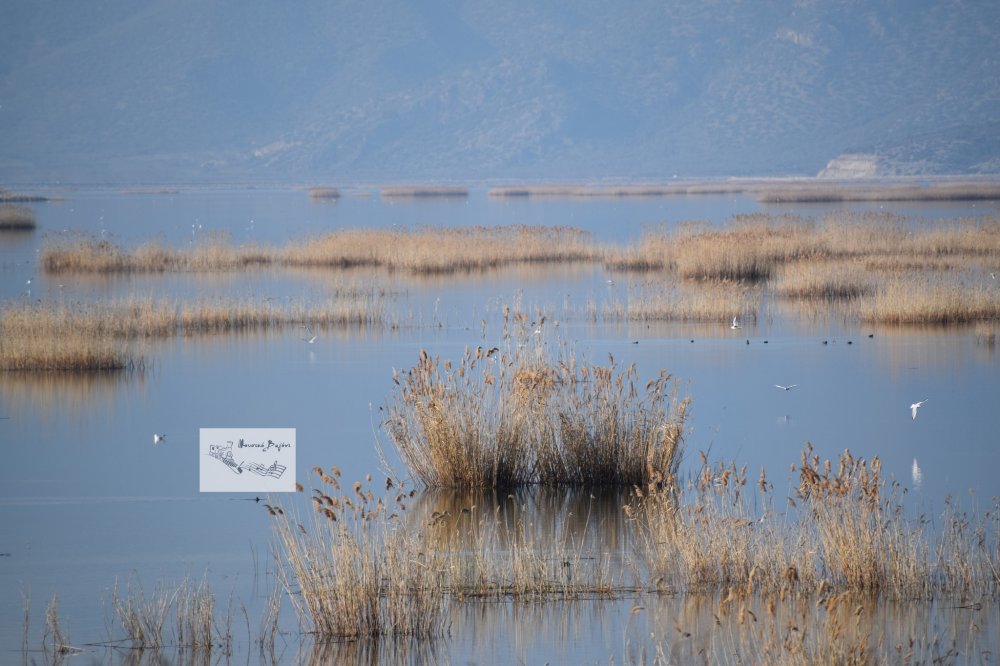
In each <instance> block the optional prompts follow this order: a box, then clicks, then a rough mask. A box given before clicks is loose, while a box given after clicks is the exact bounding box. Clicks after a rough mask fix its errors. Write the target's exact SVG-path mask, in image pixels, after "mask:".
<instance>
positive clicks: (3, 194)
mask: <svg viewBox="0 0 1000 666" xmlns="http://www.w3.org/2000/svg"><path fill="white" fill-rule="evenodd" d="M42 201H50V199H49V197H46V196H43V195H41V194H30V193H28V192H12V191H10V190H2V189H0V203H40V202H42Z"/></svg>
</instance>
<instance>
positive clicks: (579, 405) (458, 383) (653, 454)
mask: <svg viewBox="0 0 1000 666" xmlns="http://www.w3.org/2000/svg"><path fill="white" fill-rule="evenodd" d="M504 321H505V329H504V330H505V334H504V342H503V343H502V346H503V348H502V349H501V348H500V347H495V348H492V349H483V348H482V347H477V348H476V349H475V350H471V349H467V350H466V352H465V354H464V355H463V356H462V358H461V359H460V360H459V361H457V363H456V364H455V365H453V364H452V362H451V361H448V360H441V359H440V358H436V357H431V356H430V355H429V354H427V352H425V351H423V350H421V352H420V359H419V362H418V364H417V365H416V366H414V367H413V368H411V369H410V370H409V371H407V372H406V373H404V374H402V375H400V374H399V373H397V372H395V371H394V378H393V382H394V384H395V385H396V386H397V392H396V394H395V395H394V398H393V400H392V402H391V403H390V404H389V406H388V407H387V411H386V413H387V417H386V420H385V423H384V427H385V430H386V432H387V433H388V435H389V437H390V439H391V441H392V443H393V444H394V445H395V447H396V449H397V451H398V452H399V454H400V456H401V458H402V459H403V461H404V462H405V463H406V465H407V466H408V467H409V469H410V471H411V473H412V474H413V475H414V476H415V477H416V478H417V479H418V480H419V481H420V482H422V483H423V484H425V485H427V486H429V487H432V488H441V487H452V488H482V487H490V488H509V487H515V486H521V485H526V484H534V483H542V484H546V485H556V484H575V485H626V486H627V485H631V484H634V483H645V482H647V481H648V480H649V479H650V478H652V477H653V476H656V475H660V474H666V473H669V472H670V470H672V469H673V467H674V466H675V465H676V464H677V462H678V461H679V459H680V455H679V454H680V449H681V444H682V440H683V434H684V419H685V414H686V410H687V405H688V401H687V400H686V399H683V400H680V399H678V396H677V384H676V382H675V381H673V380H672V378H671V376H670V375H669V374H667V373H665V372H661V373H660V375H659V376H658V377H656V378H654V379H652V380H650V381H649V382H648V383H647V384H646V385H645V388H644V389H643V388H642V387H641V384H639V380H638V377H637V372H636V369H635V367H634V366H629V367H627V368H620V367H618V366H617V365H616V364H615V362H614V359H613V357H610V355H609V364H608V365H606V366H600V365H597V364H583V363H580V362H579V361H578V360H577V358H576V356H575V354H574V353H573V352H572V351H570V350H567V349H563V350H562V352H561V354H560V355H559V356H558V357H556V356H554V355H553V356H550V355H549V354H551V352H550V351H549V347H547V345H546V343H545V341H544V340H543V338H544V336H545V331H544V330H543V327H544V326H545V318H544V317H540V318H539V319H538V320H537V321H532V322H531V323H530V325H529V323H528V320H527V316H526V315H525V314H524V313H511V312H510V310H509V309H505V314H504Z"/></svg>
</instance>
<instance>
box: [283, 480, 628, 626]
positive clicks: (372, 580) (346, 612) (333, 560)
mask: <svg viewBox="0 0 1000 666" xmlns="http://www.w3.org/2000/svg"><path fill="white" fill-rule="evenodd" d="M313 472H314V473H315V474H316V476H317V477H318V478H319V480H320V485H319V487H317V488H314V489H313V494H312V497H311V502H312V504H313V508H314V512H313V517H312V519H311V520H307V521H305V522H306V523H307V525H308V526H307V525H304V524H303V521H301V520H300V519H299V518H298V517H296V516H294V515H293V514H292V512H291V511H290V510H289V511H286V510H284V509H283V508H281V507H275V506H270V505H268V507H267V509H268V512H269V513H270V514H271V515H272V517H273V518H274V522H273V527H274V533H275V536H276V549H275V550H276V553H277V554H278V556H279V561H280V564H281V569H280V570H281V572H282V576H283V577H284V578H283V580H284V584H285V587H286V589H287V590H288V591H289V592H290V593H292V592H294V594H292V595H291V597H290V598H291V599H292V601H293V604H294V605H295V607H296V611H297V613H298V615H299V618H300V622H301V624H302V625H303V626H305V627H307V628H308V630H309V631H310V632H311V633H313V634H315V635H316V636H317V637H318V638H324V639H329V638H379V637H390V638H400V637H407V636H410V637H416V638H427V639H432V638H435V637H439V636H444V635H446V634H447V632H448V627H449V625H448V611H449V608H450V605H451V603H453V602H456V601H462V600H471V599H479V600H490V599H517V600H520V601H544V600H551V599H562V600H570V599H578V598H584V597H585V598H593V597H607V596H616V595H618V594H621V593H623V591H625V590H626V589H627V590H628V591H631V592H632V593H634V592H635V591H636V589H637V588H636V587H635V586H634V584H633V585H631V586H628V584H627V583H626V582H624V581H623V575H622V570H621V568H620V567H616V566H614V563H613V560H612V558H611V557H610V555H609V553H607V549H605V551H604V552H600V551H597V552H594V551H592V550H591V549H589V548H587V547H585V546H584V544H583V542H582V541H580V540H578V539H577V538H576V537H574V536H571V535H569V534H564V535H562V536H558V535H553V534H552V533H550V532H547V531H546V530H544V529H539V526H537V525H534V524H533V523H532V521H531V519H530V518H528V517H527V515H526V514H525V512H524V510H523V508H522V507H520V506H519V505H518V504H517V502H516V501H515V500H513V498H512V499H511V501H510V502H505V503H504V504H502V505H496V506H495V507H494V506H489V505H485V504H484V505H483V506H482V507H480V506H478V505H477V504H465V505H464V506H462V507H461V508H460V509H459V508H456V510H455V511H454V512H452V511H450V510H446V511H444V512H438V511H435V512H434V513H433V514H432V515H431V516H429V517H427V516H424V517H423V518H422V519H420V520H417V521H412V520H409V519H408V517H409V516H410V514H409V512H410V511H411V506H410V505H411V503H412V501H414V495H415V493H414V491H407V490H406V489H405V486H404V484H403V483H402V482H400V481H396V480H393V479H392V477H388V479H387V480H386V482H385V484H384V487H379V488H375V487H374V486H373V485H372V482H371V481H370V477H368V479H369V480H368V481H367V482H356V483H354V484H352V485H349V486H348V485H346V484H345V486H343V487H342V486H341V482H340V474H339V470H337V469H336V468H331V469H330V470H329V471H326V470H323V469H321V468H318V467H317V468H314V469H313ZM380 485H381V484H380ZM424 519H426V520H424Z"/></svg>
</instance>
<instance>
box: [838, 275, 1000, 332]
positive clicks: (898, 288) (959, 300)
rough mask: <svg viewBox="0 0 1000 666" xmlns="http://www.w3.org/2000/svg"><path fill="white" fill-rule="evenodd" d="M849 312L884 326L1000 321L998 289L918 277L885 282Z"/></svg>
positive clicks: (938, 278)
mask: <svg viewBox="0 0 1000 666" xmlns="http://www.w3.org/2000/svg"><path fill="white" fill-rule="evenodd" d="M852 310H853V312H854V314H855V316H856V317H857V318H858V319H860V320H861V321H866V322H878V323H887V324H955V323H961V324H965V323H970V322H976V321H991V320H992V321H996V320H997V319H1000V289H997V288H994V287H993V285H986V284H978V285H969V284H968V283H966V284H964V285H963V284H962V283H960V282H957V281H953V280H951V279H943V278H941V277H935V276H930V277H928V276H926V275H920V274H918V275H912V276H910V277H908V278H906V279H902V278H893V279H890V280H888V281H885V282H884V283H882V284H880V285H878V286H877V287H876V288H875V290H874V293H873V294H872V295H871V296H870V297H868V298H864V299H861V300H859V301H857V302H856V303H855V304H854V305H853V308H852Z"/></svg>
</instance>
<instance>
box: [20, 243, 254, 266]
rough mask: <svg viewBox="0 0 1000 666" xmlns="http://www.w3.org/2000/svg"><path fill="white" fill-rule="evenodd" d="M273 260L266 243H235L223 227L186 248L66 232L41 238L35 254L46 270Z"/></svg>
mask: <svg viewBox="0 0 1000 666" xmlns="http://www.w3.org/2000/svg"><path fill="white" fill-rule="evenodd" d="M273 261H274V257H273V251H272V250H270V249H269V248H266V247H263V246H259V245H255V244H247V245H239V246H234V245H232V244H231V243H230V242H229V240H228V236H227V235H226V234H222V233H204V234H202V236H201V237H199V239H198V241H197V243H196V244H195V245H194V246H193V247H191V248H185V249H181V248H173V247H169V246H166V245H164V244H163V243H160V242H149V243H143V244H141V245H139V246H137V247H135V248H133V249H131V250H128V249H125V248H124V247H122V246H121V245H118V244H117V243H114V242H112V241H109V240H106V239H102V238H98V237H95V236H93V235H89V234H79V233H65V234H59V235H56V236H52V237H48V238H46V239H45V242H44V244H43V246H42V251H41V255H40V258H39V262H40V264H41V266H42V268H43V269H44V270H45V271H46V272H48V273H164V272H175V271H219V270H236V269H241V268H251V267H255V266H267V265H270V264H272V263H273Z"/></svg>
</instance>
